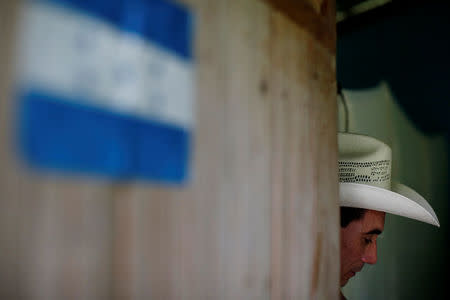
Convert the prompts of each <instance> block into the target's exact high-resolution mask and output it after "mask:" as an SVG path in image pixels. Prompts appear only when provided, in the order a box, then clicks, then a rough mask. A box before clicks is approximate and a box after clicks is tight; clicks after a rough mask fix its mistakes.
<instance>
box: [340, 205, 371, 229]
mask: <svg viewBox="0 0 450 300" xmlns="http://www.w3.org/2000/svg"><path fill="white" fill-rule="evenodd" d="M365 212H366V210H365V209H364V208H355V207H341V227H347V225H348V224H350V223H351V222H353V221H356V220H360V219H361V218H362V217H363V216H364V214H365Z"/></svg>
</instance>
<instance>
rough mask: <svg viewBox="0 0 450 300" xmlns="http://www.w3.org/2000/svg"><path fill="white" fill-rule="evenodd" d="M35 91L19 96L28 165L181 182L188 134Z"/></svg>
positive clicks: (22, 142) (22, 146) (21, 144)
mask: <svg viewBox="0 0 450 300" xmlns="http://www.w3.org/2000/svg"><path fill="white" fill-rule="evenodd" d="M60 100H61V99H60V97H58V98H55V97H52V96H49V95H47V94H44V93H40V92H36V91H34V92H28V93H26V94H24V95H22V97H21V106H20V109H21V110H20V111H19V114H20V118H19V120H20V121H19V122H20V123H19V147H20V151H19V152H20V153H21V154H22V155H23V157H24V158H25V160H26V161H27V162H28V163H30V164H31V166H33V167H37V168H44V169H55V170H63V171H70V172H75V173H79V172H82V173H88V174H99V175H105V176H106V177H110V178H115V179H149V180H153V181H161V182H169V183H181V182H183V181H184V180H185V179H186V177H187V169H188V161H189V152H190V151H189V148H190V134H189V132H187V131H185V130H183V129H181V128H177V127H174V126H169V125H165V124H161V123H158V122H153V121H144V120H140V119H136V118H132V117H127V116H124V115H120V114H115V113H112V112H107V111H103V110H98V109H94V108H90V107H87V106H83V105H77V104H72V103H71V102H65V101H64V102H62V101H60Z"/></svg>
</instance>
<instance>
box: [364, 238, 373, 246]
mask: <svg viewBox="0 0 450 300" xmlns="http://www.w3.org/2000/svg"><path fill="white" fill-rule="evenodd" d="M370 243H372V240H371V239H369V238H364V244H366V245H369V244H370Z"/></svg>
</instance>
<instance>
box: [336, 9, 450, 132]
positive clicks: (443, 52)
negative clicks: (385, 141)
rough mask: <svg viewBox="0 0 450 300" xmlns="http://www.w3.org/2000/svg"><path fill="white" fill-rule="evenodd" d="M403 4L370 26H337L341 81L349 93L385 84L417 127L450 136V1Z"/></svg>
mask: <svg viewBox="0 0 450 300" xmlns="http://www.w3.org/2000/svg"><path fill="white" fill-rule="evenodd" d="M402 6H403V7H400V6H398V5H397V6H395V7H394V8H392V9H385V11H384V13H383V15H379V16H377V17H375V19H376V20H377V21H375V22H373V23H370V24H365V25H362V26H361V24H358V22H355V23H353V24H350V25H351V27H350V26H346V25H348V24H343V25H342V26H341V25H340V26H338V54H337V74H338V80H339V81H340V82H341V83H342V84H343V86H344V88H346V89H363V88H368V87H374V86H375V85H377V84H378V83H379V82H380V80H384V81H386V82H387V83H388V84H389V86H390V88H391V89H392V92H393V94H394V98H395V99H396V101H397V102H398V103H399V105H400V106H401V107H402V109H403V110H404V111H405V112H406V113H407V115H408V117H409V118H410V119H411V120H412V121H413V123H414V124H415V126H417V127H418V128H419V129H420V130H422V131H423V132H424V133H427V134H436V133H444V132H446V133H447V137H449V135H448V133H449V132H450V118H449V111H450V105H449V103H450V101H449V97H450V84H449V82H450V72H449V71H448V70H449V69H450V55H449V53H450V38H449V35H448V32H450V19H449V18H448V11H450V3H449V2H444V1H423V2H422V3H421V4H417V5H414V6H413V7H408V5H406V4H402ZM355 25H356V26H358V25H359V26H360V27H358V28H356V26H355Z"/></svg>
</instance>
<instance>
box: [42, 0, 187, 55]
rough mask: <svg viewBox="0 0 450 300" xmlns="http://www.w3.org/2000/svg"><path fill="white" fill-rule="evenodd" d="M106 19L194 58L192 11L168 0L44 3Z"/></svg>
mask: <svg viewBox="0 0 450 300" xmlns="http://www.w3.org/2000/svg"><path fill="white" fill-rule="evenodd" d="M41 1H43V2H47V3H51V4H57V5H61V6H64V7H68V8H72V9H76V10H78V11H80V12H82V13H86V14H89V15H92V16H94V17H97V18H100V19H103V20H105V21H106V22H108V23H111V24H112V25H113V26H115V27H117V28H118V29H119V30H124V31H127V32H132V33H136V34H138V35H140V36H142V37H143V38H144V39H147V40H149V41H151V42H153V43H156V44H158V45H159V46H161V47H163V48H166V49H167V50H170V51H172V52H174V53H175V54H177V55H179V56H180V57H182V58H185V59H188V60H190V59H192V40H193V38H192V37H193V31H192V27H193V22H192V15H191V13H190V11H189V10H188V9H187V8H186V7H184V6H182V5H181V4H178V3H174V2H172V1H168V0H41Z"/></svg>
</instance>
